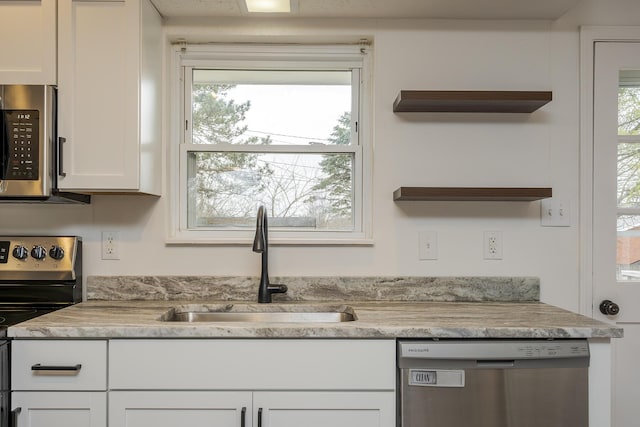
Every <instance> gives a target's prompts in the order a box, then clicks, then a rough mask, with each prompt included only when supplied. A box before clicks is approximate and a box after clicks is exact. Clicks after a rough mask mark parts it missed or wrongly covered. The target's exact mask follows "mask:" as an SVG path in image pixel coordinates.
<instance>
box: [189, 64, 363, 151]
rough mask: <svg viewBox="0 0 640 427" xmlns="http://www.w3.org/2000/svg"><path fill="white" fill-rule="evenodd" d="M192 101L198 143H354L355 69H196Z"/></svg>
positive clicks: (194, 133) (195, 137)
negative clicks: (340, 134) (337, 133)
mask: <svg viewBox="0 0 640 427" xmlns="http://www.w3.org/2000/svg"><path fill="white" fill-rule="evenodd" d="M192 102H193V104H192V117H193V131H192V134H193V136H192V141H193V143H194V144H221V143H229V144H278V145H281V144H284V145H312V144H349V143H351V141H350V139H351V105H352V93H351V71H281V70H279V71H272V70H210V69H197V70H193V86H192ZM338 125H340V126H342V127H343V128H344V131H345V132H344V136H346V139H340V140H336V138H335V137H334V136H333V133H334V128H335V127H336V126H338Z"/></svg>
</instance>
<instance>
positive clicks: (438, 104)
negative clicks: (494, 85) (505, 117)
mask: <svg viewBox="0 0 640 427" xmlns="http://www.w3.org/2000/svg"><path fill="white" fill-rule="evenodd" d="M551 97H552V94H551V92H547V91H542V92H531V91H495V90H494V91H477V90H476V91H473V90H402V91H400V93H399V94H398V96H397V98H396V100H395V102H394V103H393V111H394V112H396V113H401V112H415V113H418V112H426V113H434V112H438V113H532V112H534V111H535V110H537V109H538V108H540V107H542V106H543V105H545V104H547V103H548V102H549V101H551Z"/></svg>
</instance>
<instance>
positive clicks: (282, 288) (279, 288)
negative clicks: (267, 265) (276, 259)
mask: <svg viewBox="0 0 640 427" xmlns="http://www.w3.org/2000/svg"><path fill="white" fill-rule="evenodd" d="M268 289H269V293H272V294H285V293H287V291H288V290H289V288H288V287H287V285H276V284H273V283H270V284H269V287H268Z"/></svg>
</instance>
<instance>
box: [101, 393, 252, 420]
mask: <svg viewBox="0 0 640 427" xmlns="http://www.w3.org/2000/svg"><path fill="white" fill-rule="evenodd" d="M251 414H252V413H251V393H250V392H216V391H116V392H112V393H110V394H109V427H149V426H153V427H175V426H220V427H223V426H229V427H232V426H238V427H240V426H244V427H250V426H251V419H250V418H251Z"/></svg>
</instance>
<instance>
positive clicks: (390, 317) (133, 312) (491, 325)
mask: <svg viewBox="0 0 640 427" xmlns="http://www.w3.org/2000/svg"><path fill="white" fill-rule="evenodd" d="M272 283H284V284H286V285H287V286H288V287H289V291H288V292H287V293H286V294H284V295H274V303H272V304H257V303H252V301H255V298H256V297H257V279H256V278H252V277H183V276H179V277H178V276H176V277H174V276H168V277H153V276H142V277H138V276H135V277H134V276H131V277H129V276H90V277H88V280H87V295H88V296H89V299H90V301H88V302H83V303H80V304H76V305H74V306H71V307H67V308H64V309H62V310H58V311H55V312H52V313H49V314H46V315H44V316H40V317H37V318H35V319H31V320H29V321H26V322H23V323H21V324H18V325H15V326H12V327H10V328H9V330H8V335H9V336H10V337H15V338H389V339H392V338H617V337H622V329H621V328H619V327H616V326H614V325H609V324H606V323H603V322H599V321H596V320H593V319H591V318H588V317H585V316H581V315H579V314H575V313H572V312H570V311H566V310H563V309H560V308H557V307H554V306H551V305H548V304H544V303H540V302H539V297H540V293H539V290H540V286H539V285H540V284H539V280H538V279H537V278H532V277H437V278H434V277H359V278H353V277H303V278H300V277H298V278H291V277H286V278H285V277H281V278H272ZM173 309H177V310H178V311H234V310H236V311H259V310H268V311H313V310H316V311H317V310H322V309H326V310H328V311H346V312H353V313H355V315H356V316H357V320H355V321H351V322H342V323H255V322H242V323H240V322H224V323H223V322H216V323H212V322H197V323H186V322H167V321H163V320H162V318H163V317H166V316H167V314H168V313H169V312H170V311H171V310H173Z"/></svg>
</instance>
